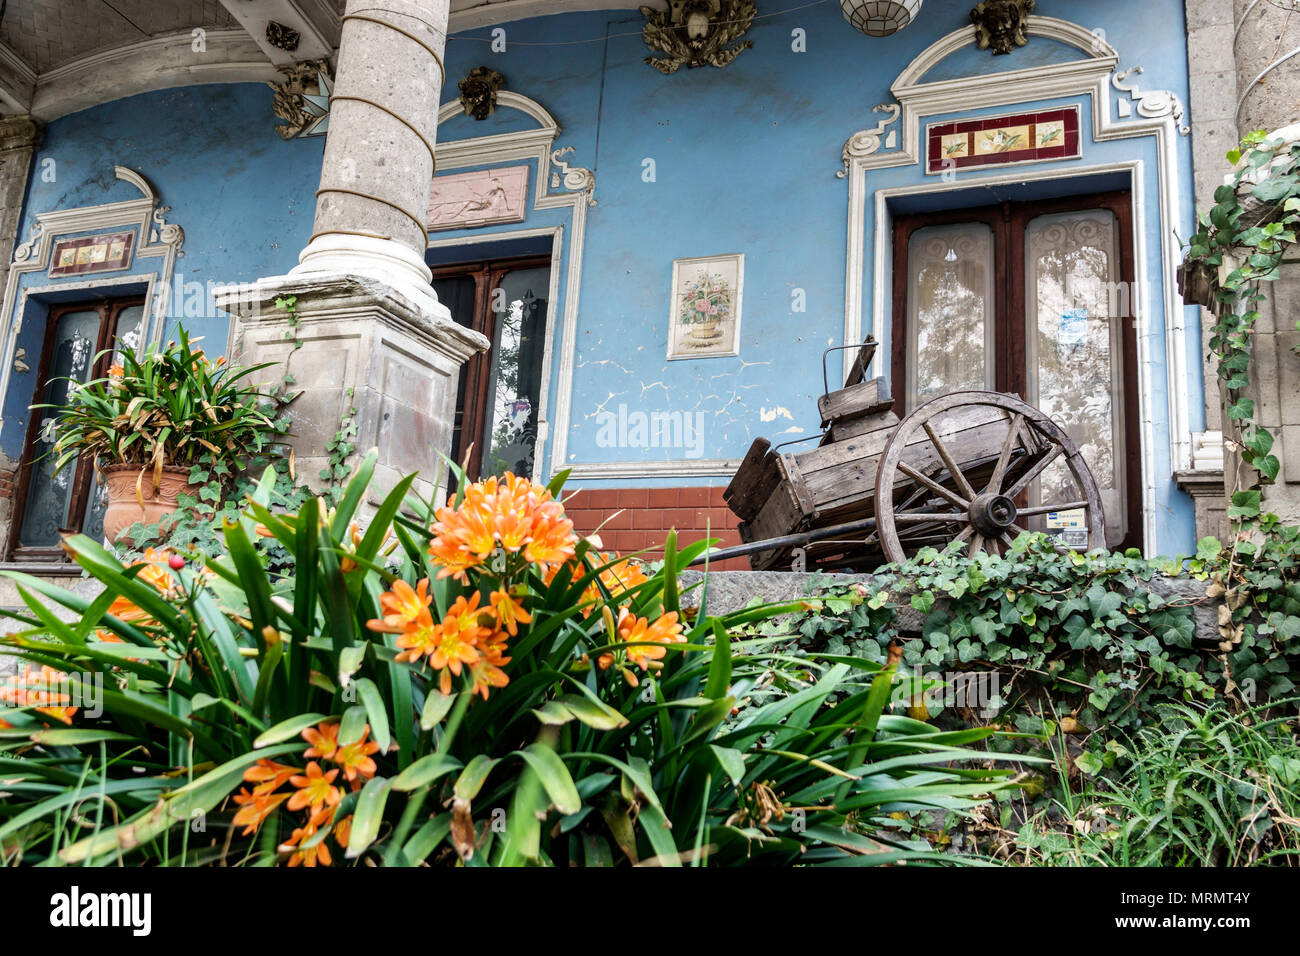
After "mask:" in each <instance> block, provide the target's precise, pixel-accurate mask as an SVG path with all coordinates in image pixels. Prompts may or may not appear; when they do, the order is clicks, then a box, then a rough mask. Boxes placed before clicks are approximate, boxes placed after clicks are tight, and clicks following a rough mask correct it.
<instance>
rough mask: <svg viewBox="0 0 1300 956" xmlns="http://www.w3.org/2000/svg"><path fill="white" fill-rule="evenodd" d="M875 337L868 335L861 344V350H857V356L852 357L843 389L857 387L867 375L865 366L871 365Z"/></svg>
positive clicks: (874, 351)
mask: <svg viewBox="0 0 1300 956" xmlns="http://www.w3.org/2000/svg"><path fill="white" fill-rule="evenodd" d="M877 344H878V343H877V342H876V339H875V336H871V335H868V336H867V338H866V340H865V341H864V342H863V343H862V348H860V349H858V352H857V354H856V355H855V356H854V357H853V364H852V365H850V366H849V374H848V376H847V377H846V378H845V379H844V387H845V388H850V387H851V386H854V385H857V384H858V383H859V382H861V381H862V380H863V379H864V378H865V377H866V375H867V366H868V365H870V364H871V360H872V358H874V357H875V354H876V345H877Z"/></svg>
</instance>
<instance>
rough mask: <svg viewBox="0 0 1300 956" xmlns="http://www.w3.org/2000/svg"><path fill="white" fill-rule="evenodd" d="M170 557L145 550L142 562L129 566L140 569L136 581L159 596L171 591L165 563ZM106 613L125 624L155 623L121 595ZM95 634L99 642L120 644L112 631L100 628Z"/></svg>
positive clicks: (165, 552) (150, 549)
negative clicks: (145, 585)
mask: <svg viewBox="0 0 1300 956" xmlns="http://www.w3.org/2000/svg"><path fill="white" fill-rule="evenodd" d="M170 557H171V552H169V551H155V550H154V549H153V548H146V549H145V552H144V560H143V561H137V562H136V563H135V564H133V565H131V567H133V568H136V567H138V568H140V572H139V573H138V574H137V575H136V576H135V577H136V580H137V581H143V582H145V583H146V584H150V585H152V586H153V587H154V589H155V590H156V591H158V593H159V594H166V593H167V592H168V591H169V590H171V586H172V576H171V573H170V572H169V571H168V570H167V562H168V559H169V558H170ZM108 613H109V614H111V615H113V617H115V618H117V619H118V620H119V621H124V622H126V623H127V624H144V625H151V624H156V623H157V622H156V621H155V620H154V619H153V617H152V616H151V615H150V614H149V613H148V612H147V611H144V610H141V609H140V608H139V607H137V606H136V605H135V603H134V602H133V601H131V599H130V598H126V597H122V596H121V595H119V596H118V597H116V598H114V599H113V603H112V604H110V605H109V606H108ZM95 634H96V636H97V637H98V638H99V639H100V640H101V641H105V642H108V643H112V644H120V643H122V639H121V638H120V637H118V636H117V635H116V634H114V633H113V632H112V631H109V630H104V629H102V628H101V629H99V630H97V631H96V632H95Z"/></svg>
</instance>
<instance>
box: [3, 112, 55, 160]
mask: <svg viewBox="0 0 1300 956" xmlns="http://www.w3.org/2000/svg"><path fill="white" fill-rule="evenodd" d="M44 137H45V127H44V126H42V125H41V124H40V123H39V122H37V121H36V120H34V119H32V118H31V117H30V116H26V115H23V116H6V117H4V118H3V119H0V152H3V151H6V150H10V149H35V148H36V147H37V146H40V145H41V140H42V139H43V138H44Z"/></svg>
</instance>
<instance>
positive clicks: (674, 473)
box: [554, 458, 740, 481]
mask: <svg viewBox="0 0 1300 956" xmlns="http://www.w3.org/2000/svg"><path fill="white" fill-rule="evenodd" d="M566 467H567V468H568V469H569V470H570V474H569V478H570V479H572V480H574V481H578V480H595V479H599V480H607V479H611V478H730V477H732V476H733V475H734V474H735V473H736V469H737V468H739V467H740V459H739V458H696V459H694V460H691V459H682V460H679V461H588V462H574V463H573V464H571V465H567V466H566V465H561V466H560V467H559V468H556V469H554V470H555V471H563V470H564V468H566Z"/></svg>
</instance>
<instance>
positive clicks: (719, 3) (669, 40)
mask: <svg viewBox="0 0 1300 956" xmlns="http://www.w3.org/2000/svg"><path fill="white" fill-rule="evenodd" d="M757 13H758V8H757V7H756V6H754V4H753V3H752V2H751V0H668V9H667V10H656V9H654V8H653V7H641V15H642V16H643V17H645V26H643V27H642V28H641V38H642V39H643V40H644V41H645V45H646V46H648V47H649V48H650V49H651V50H654V51H655V52H656V53H662V54H664V56H657V57H656V56H648V57H646V58H645V62H646V63H647V64H648V65H650V66H653V67H654V68H655V69H656V70H658V71H659V72H660V73H663V74H664V75H665V76H667V75H668V74H670V73H676V72H677V70H678V69H680V68H681V67H683V66H685V67H686V68H687V69H694V68H695V67H697V66H716V67H724V66H726V65H727V64H728V63H730V62H731V61H732V60H734V59H735V58H736V57H738V56H740V54H741V53H743V52H744V51H745V50H748V49H749V48H750V47H752V46H753V45H754V41H753V40H746V41H744V42H743V43H737V42H736V41H738V40H739V39H740V38H741V37H742V36H744V35H745V32H746V31H747V30H748V29H749V25H750V24H751V23H752V22H753V20H754V15H755V14H757ZM733 44H734V45H733Z"/></svg>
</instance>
